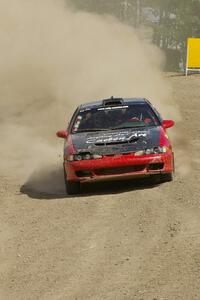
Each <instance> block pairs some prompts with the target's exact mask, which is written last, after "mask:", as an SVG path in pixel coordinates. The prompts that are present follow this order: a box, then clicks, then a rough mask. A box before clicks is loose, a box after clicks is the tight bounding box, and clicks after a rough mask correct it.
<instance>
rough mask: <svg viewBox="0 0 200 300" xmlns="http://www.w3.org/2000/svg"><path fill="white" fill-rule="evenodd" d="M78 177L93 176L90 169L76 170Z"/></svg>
mask: <svg viewBox="0 0 200 300" xmlns="http://www.w3.org/2000/svg"><path fill="white" fill-rule="evenodd" d="M76 176H77V177H90V176H92V172H90V171H76Z"/></svg>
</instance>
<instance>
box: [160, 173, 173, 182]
mask: <svg viewBox="0 0 200 300" xmlns="http://www.w3.org/2000/svg"><path fill="white" fill-rule="evenodd" d="M170 181H173V173H164V174H160V182H170Z"/></svg>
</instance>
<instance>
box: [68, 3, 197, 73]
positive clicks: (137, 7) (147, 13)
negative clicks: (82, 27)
mask: <svg viewBox="0 0 200 300" xmlns="http://www.w3.org/2000/svg"><path fill="white" fill-rule="evenodd" d="M70 1H71V3H72V5H74V6H75V7H76V8H78V9H81V10H85V11H89V12H95V13H98V14H111V15H113V16H115V17H117V18H118V19H119V20H120V21H122V22H124V23H127V24H129V25H131V26H133V27H136V28H137V27H140V26H143V25H145V26H148V27H151V28H152V30H153V35H152V42H153V43H155V44H156V45H157V46H159V47H160V48H162V49H163V51H164V52H165V54H166V58H167V61H166V70H168V71H174V70H178V69H180V67H182V68H184V64H185V58H186V47H187V38H188V37H200V0H84V1H83V0H70Z"/></svg>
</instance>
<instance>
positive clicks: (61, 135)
mask: <svg viewBox="0 0 200 300" xmlns="http://www.w3.org/2000/svg"><path fill="white" fill-rule="evenodd" d="M56 135H57V137H59V138H63V139H66V138H67V136H68V132H67V130H59V131H58V132H56Z"/></svg>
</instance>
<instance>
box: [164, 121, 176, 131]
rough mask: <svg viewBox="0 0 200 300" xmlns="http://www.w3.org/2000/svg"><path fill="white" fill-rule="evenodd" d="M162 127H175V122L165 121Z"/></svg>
mask: <svg viewBox="0 0 200 300" xmlns="http://www.w3.org/2000/svg"><path fill="white" fill-rule="evenodd" d="M162 126H163V128H165V129H167V128H170V127H173V126H174V121H173V120H163V122H162Z"/></svg>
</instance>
